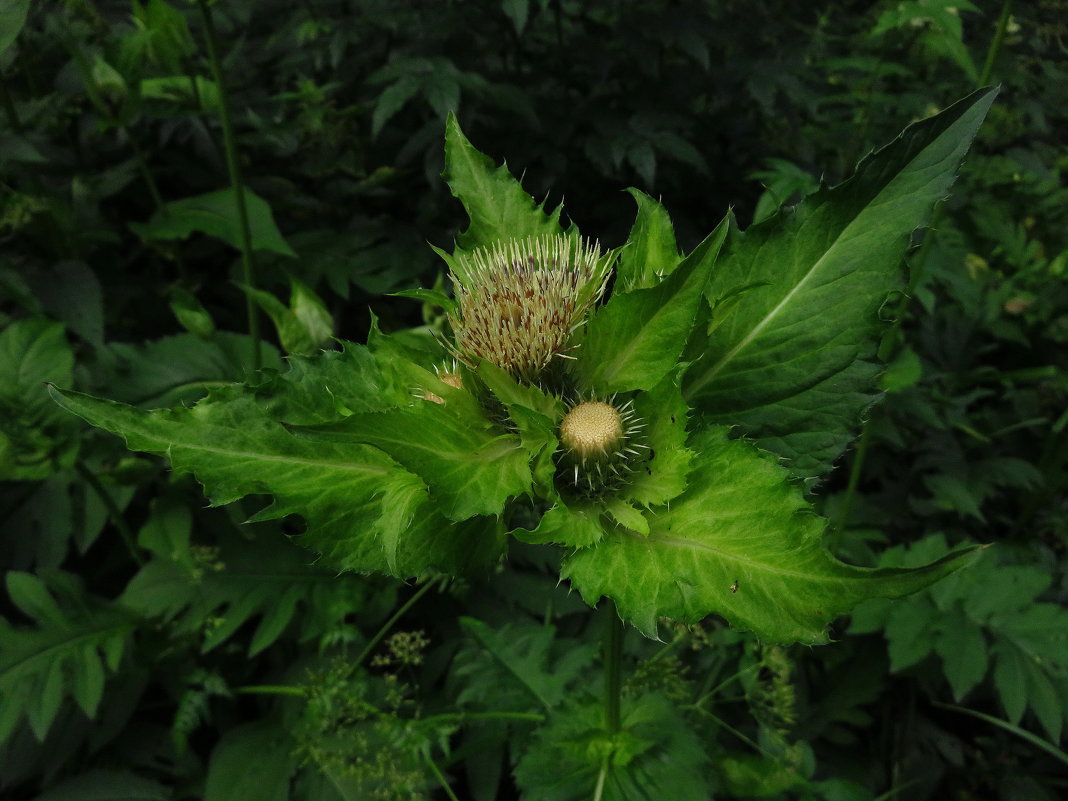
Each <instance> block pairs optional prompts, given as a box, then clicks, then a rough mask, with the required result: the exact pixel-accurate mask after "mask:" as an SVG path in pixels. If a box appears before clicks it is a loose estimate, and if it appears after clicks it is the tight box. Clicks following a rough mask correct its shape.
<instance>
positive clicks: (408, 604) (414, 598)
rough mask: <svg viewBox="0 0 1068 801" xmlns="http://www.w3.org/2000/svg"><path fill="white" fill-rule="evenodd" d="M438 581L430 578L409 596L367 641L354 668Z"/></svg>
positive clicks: (361, 662) (360, 663)
mask: <svg viewBox="0 0 1068 801" xmlns="http://www.w3.org/2000/svg"><path fill="white" fill-rule="evenodd" d="M437 583H438V580H437V579H436V578H432V579H430V581H428V582H427V583H426V584H424V585H423V586H422V587H420V588H419V589H418V590H417V591H416V592H415V593H414V594H413V595H412V597H411V598H409V599H408V600H407V601H405V602H404V604H403V605H402V606H401V608H400V609H398V610H397V611H396V612H394V613H393V616H392V617H391V618H390V619H389V620H387V621H386V622H385V623H383V624H382V628H380V629H379V630H378V631H377V632H376V633H375V636H374V637H372V638H371V639H370V641H369V642H368V643H367V645H366V646H364V649H363V650H362V651H360V655H359V656H357V657H356V661H355V662H353V668H356V667H358V666H359V665H362V664H363V661H364V660H365V659H366V658H367V657H369V656H370V655H371V651H373V650H374V649H375V646H376V645H378V643H379V642H381V640H382V638H383V637H385V636H386V634H388V633H389V630H390V629H391V628H393V626H394V625H396V623H397V621H398V620H400V619H401V618H402V617H404V614H405V613H406V612H407V611H408V610H409V609H411V608H412V607H413V606H415V604H416V603H417V602H418V601H419V599H420V598H422V597H423V596H424V595H426V594H427V592H429V591H430V588H431V587H433V586H434V585H435V584H437Z"/></svg>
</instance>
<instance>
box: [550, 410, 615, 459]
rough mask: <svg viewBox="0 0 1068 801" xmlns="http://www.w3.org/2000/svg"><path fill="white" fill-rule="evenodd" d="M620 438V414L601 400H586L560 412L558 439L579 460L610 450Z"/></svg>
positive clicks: (609, 451)
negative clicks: (565, 412) (566, 410)
mask: <svg viewBox="0 0 1068 801" xmlns="http://www.w3.org/2000/svg"><path fill="white" fill-rule="evenodd" d="M622 439H623V416H622V415H621V414H620V413H619V410H618V409H616V407H615V406H612V405H611V404H609V403H605V402H604V401H586V402H585V403H580V404H579V405H578V406H575V407H573V408H572V409H571V411H569V412H568V413H567V414H566V415H564V419H563V420H562V421H561V423H560V441H561V442H562V443H563V444H564V447H565V448H567V449H568V450H570V451H572V452H573V453H575V454H576V455H577V456H578V457H579V458H580V459H589V458H593V457H596V456H600V455H603V454H606V453H612V452H613V451H615V449H616V447H617V446H618V445H619V443H620V441H621V440H622Z"/></svg>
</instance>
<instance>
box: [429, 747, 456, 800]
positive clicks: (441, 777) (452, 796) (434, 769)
mask: <svg viewBox="0 0 1068 801" xmlns="http://www.w3.org/2000/svg"><path fill="white" fill-rule="evenodd" d="M423 758H424V759H425V760H426V764H427V767H429V768H430V772H431V773H433V774H434V778H435V779H437V780H438V784H440V785H441V789H442V790H444V791H445V795H447V796H448V797H449V801H460V799H459V798H457V797H456V793H454V792H453V791H452V787H450V786H449V780H448V779H446V778H445V774H444V773H442V772H441V768H439V767H438V764H437V763H436V762H435V761H434V760H433V759H432V758H431V756H430V754H423Z"/></svg>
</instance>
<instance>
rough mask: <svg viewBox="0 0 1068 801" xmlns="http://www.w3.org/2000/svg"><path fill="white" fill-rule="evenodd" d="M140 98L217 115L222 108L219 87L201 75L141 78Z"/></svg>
mask: <svg viewBox="0 0 1068 801" xmlns="http://www.w3.org/2000/svg"><path fill="white" fill-rule="evenodd" d="M141 97H142V98H144V99H145V100H164V101H168V102H171V103H183V104H185V105H189V106H193V107H195V108H200V109H201V110H203V111H207V112H210V113H213V114H218V113H219V112H220V110H221V108H222V96H221V94H220V93H219V85H218V84H217V83H215V81H212V80H209V79H208V78H205V77H203V76H201V75H195V76H189V75H169V76H167V77H165V78H143V79H142V80H141Z"/></svg>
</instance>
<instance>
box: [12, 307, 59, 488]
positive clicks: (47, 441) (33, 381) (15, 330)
mask: <svg viewBox="0 0 1068 801" xmlns="http://www.w3.org/2000/svg"><path fill="white" fill-rule="evenodd" d="M73 369H74V354H73V352H72V351H71V348H70V345H69V344H67V338H66V335H65V333H64V330H63V326H62V325H60V324H59V323H56V322H53V321H51V320H47V319H44V318H40V317H31V318H28V319H25V320H18V321H16V322H13V323H11V324H10V325H9V326H7V328H5V329H4V330H3V331H0V479H16V480H39V479H44V478H48V477H49V476H51V475H52V474H53V473H55V472H56V469H57V467H58V466H60V465H61V464H66V463H68V461H69V460H70V459H72V458H73V455H74V452H75V450H76V448H77V445H78V442H77V439H76V438H75V437H74V434H73V432H74V430H75V428H76V427H75V426H72V425H71V421H70V420H69V419H68V420H64V419H63V415H62V413H60V416H57V414H56V412H57V411H59V410H58V409H56V407H55V406H54V405H53V404H52V403H50V402H49V401H48V395H47V392H45V386H44V385H45V382H47V381H61V382H63V383H67V384H69V383H70V382H71V380H72V375H73Z"/></svg>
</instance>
